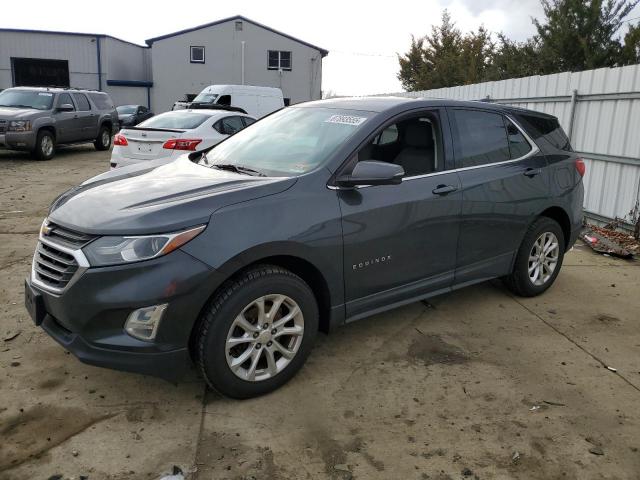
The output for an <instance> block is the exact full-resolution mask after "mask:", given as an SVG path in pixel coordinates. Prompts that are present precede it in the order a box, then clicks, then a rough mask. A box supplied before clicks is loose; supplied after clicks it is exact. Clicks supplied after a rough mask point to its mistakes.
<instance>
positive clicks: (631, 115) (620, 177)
mask: <svg viewBox="0 0 640 480" xmlns="http://www.w3.org/2000/svg"><path fill="white" fill-rule="evenodd" d="M394 95H400V96H405V97H420V98H450V99H456V100H481V99H486V98H487V97H488V98H489V99H490V100H491V101H494V102H496V103H502V104H507V105H513V106H517V107H522V108H529V109H532V110H538V111H541V112H546V113H550V114H552V115H555V116H556V117H558V119H559V120H560V123H561V125H562V127H563V128H564V130H565V131H566V132H567V134H568V135H569V137H570V138H571V144H572V145H573V148H574V149H575V150H576V151H578V152H579V153H580V155H581V156H582V157H583V158H584V160H585V163H586V165H587V173H586V175H585V180H584V182H585V200H584V209H585V214H586V215H587V216H588V217H592V218H594V219H596V220H600V221H607V220H610V219H613V218H616V217H618V218H624V217H627V215H628V214H629V212H630V211H631V210H632V209H633V208H634V206H635V205H636V203H637V202H638V201H640V65H631V66H627V67H619V68H600V69H597V70H587V71H584V72H576V73H571V72H565V73H557V74H554V75H544V76H539V75H538V76H533V77H524V78H516V79H510V80H501V81H497V82H486V83H478V84H474V85H465V86H461V87H450V88H440V89H436V90H425V91H420V92H404V93H397V94H394Z"/></svg>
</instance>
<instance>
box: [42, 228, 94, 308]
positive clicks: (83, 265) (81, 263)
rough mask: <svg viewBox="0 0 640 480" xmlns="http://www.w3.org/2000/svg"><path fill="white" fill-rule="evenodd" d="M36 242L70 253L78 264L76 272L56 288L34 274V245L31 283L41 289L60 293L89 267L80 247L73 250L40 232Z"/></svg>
mask: <svg viewBox="0 0 640 480" xmlns="http://www.w3.org/2000/svg"><path fill="white" fill-rule="evenodd" d="M38 243H39V244H40V243H44V244H45V245H48V246H50V247H52V248H55V249H57V250H60V251H61V252H63V253H66V254H68V255H71V256H72V257H73V258H74V259H75V261H76V263H77V264H78V269H77V270H76V272H75V273H74V274H73V276H72V277H71V278H70V279H69V281H68V282H67V284H66V285H65V286H64V287H63V288H56V287H52V286H50V285H47V284H46V283H44V282H41V281H40V280H38V278H37V276H36V269H35V266H36V256H37V254H38V246H36V251H35V253H34V254H33V259H32V260H31V283H32V284H33V285H35V286H37V287H38V288H41V289H42V290H46V291H47V292H49V293H54V294H57V295H60V294H62V293H63V292H64V291H65V290H66V289H67V288H69V287H70V286H71V285H73V284H74V283H76V282H77V281H78V279H79V278H80V277H81V276H82V275H83V274H84V272H85V271H86V270H87V269H88V268H89V261H88V260H87V257H86V256H85V255H84V252H83V251H82V249H81V248H78V249H75V250H74V249H72V248H69V247H65V246H63V245H60V244H59V243H56V242H53V241H51V240H49V239H47V238H45V237H44V235H42V233H40V235H39V236H38Z"/></svg>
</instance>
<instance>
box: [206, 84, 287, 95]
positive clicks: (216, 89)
mask: <svg viewBox="0 0 640 480" xmlns="http://www.w3.org/2000/svg"><path fill="white" fill-rule="evenodd" d="M202 91H203V92H206V93H217V94H224V93H227V92H233V93H250V94H254V95H255V94H262V95H264V96H268V97H274V96H278V97H281V96H282V90H280V89H279V88H274V87H259V86H255V85H209V86H208V87H206V88H204V89H203V90H202Z"/></svg>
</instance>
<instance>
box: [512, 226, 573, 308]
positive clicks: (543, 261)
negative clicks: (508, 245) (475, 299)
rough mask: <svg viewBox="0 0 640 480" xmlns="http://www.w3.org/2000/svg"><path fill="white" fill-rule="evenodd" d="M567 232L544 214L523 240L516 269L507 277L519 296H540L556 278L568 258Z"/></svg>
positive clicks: (515, 265) (514, 267) (530, 227)
mask: <svg viewBox="0 0 640 480" xmlns="http://www.w3.org/2000/svg"><path fill="white" fill-rule="evenodd" d="M564 245H565V243H564V234H563V232H562V228H561V227H560V225H559V224H558V222H556V221H555V220H552V219H551V218H547V217H540V218H538V219H537V220H536V221H535V222H533V223H532V224H531V225H530V226H529V229H528V230H527V233H526V234H525V236H524V239H523V240H522V244H521V245H520V249H519V250H518V254H517V256H516V261H515V263H514V266H513V272H512V273H511V275H509V276H508V277H505V278H504V283H505V285H506V286H507V287H508V288H509V290H511V291H512V292H513V293H515V294H516V295H520V296H522V297H533V296H536V295H540V294H541V293H542V292H544V291H545V290H546V289H547V288H549V287H550V286H551V285H552V284H553V282H554V281H555V279H556V277H557V276H558V273H559V272H560V267H561V266H562V260H563V259H564Z"/></svg>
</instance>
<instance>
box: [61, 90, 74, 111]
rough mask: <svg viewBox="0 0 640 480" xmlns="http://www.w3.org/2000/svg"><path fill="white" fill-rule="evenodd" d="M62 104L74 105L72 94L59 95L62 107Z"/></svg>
mask: <svg viewBox="0 0 640 480" xmlns="http://www.w3.org/2000/svg"><path fill="white" fill-rule="evenodd" d="M62 105H71V106H72V107H73V100H71V95H69V94H68V93H61V94H60V96H58V107H61V106H62ZM73 109H74V110H75V107H73Z"/></svg>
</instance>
